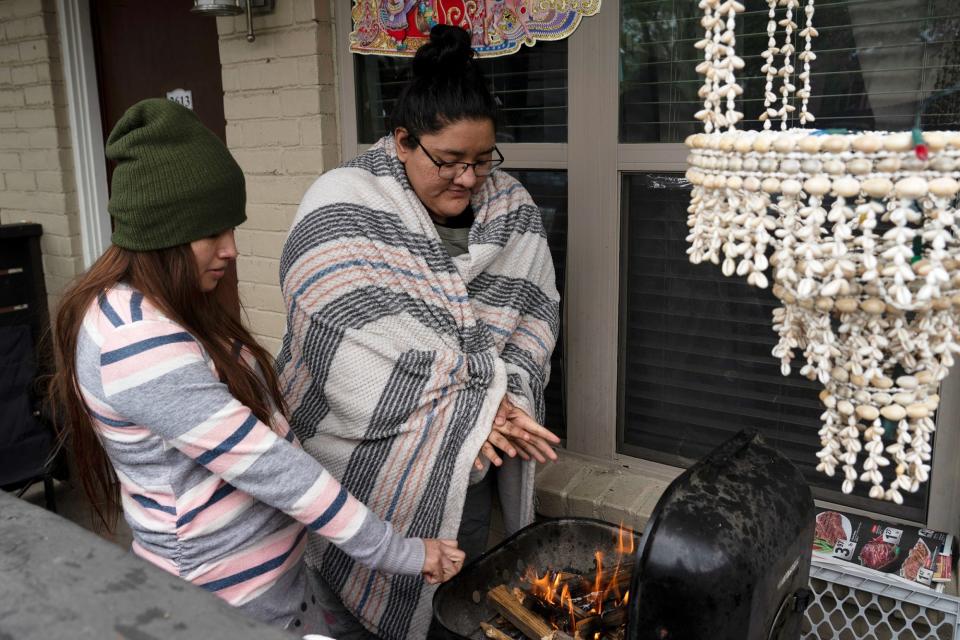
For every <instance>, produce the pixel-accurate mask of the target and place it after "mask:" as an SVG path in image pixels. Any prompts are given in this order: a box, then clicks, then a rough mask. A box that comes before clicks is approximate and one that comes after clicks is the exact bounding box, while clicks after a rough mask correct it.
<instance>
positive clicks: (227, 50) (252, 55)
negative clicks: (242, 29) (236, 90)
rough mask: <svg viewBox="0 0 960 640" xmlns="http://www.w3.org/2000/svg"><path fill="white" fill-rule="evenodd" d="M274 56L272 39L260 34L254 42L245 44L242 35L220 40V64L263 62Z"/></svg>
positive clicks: (244, 38)
mask: <svg viewBox="0 0 960 640" xmlns="http://www.w3.org/2000/svg"><path fill="white" fill-rule="evenodd" d="M275 56H276V53H275V50H274V42H273V39H272V38H270V37H269V36H268V35H264V34H261V35H260V36H258V37H257V39H256V40H255V41H254V42H247V39H246V37H244V36H243V35H235V36H230V37H227V38H221V39H220V64H222V65H230V64H234V63H237V62H250V61H253V60H265V59H267V58H273V57H275Z"/></svg>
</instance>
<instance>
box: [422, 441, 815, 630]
mask: <svg viewBox="0 0 960 640" xmlns="http://www.w3.org/2000/svg"><path fill="white" fill-rule="evenodd" d="M813 531H814V506H813V496H812V495H811V494H810V489H809V487H808V486H807V483H806V482H805V481H804V479H803V477H802V476H801V475H800V472H799V471H798V470H797V469H796V467H794V466H793V465H792V464H791V463H790V462H789V461H788V460H787V459H786V458H784V457H783V456H782V455H780V454H779V453H778V452H776V451H775V450H773V449H772V448H770V447H769V446H767V445H766V444H765V443H764V442H763V440H762V439H761V438H760V437H759V436H757V435H755V434H751V433H745V432H741V433H739V434H737V435H736V436H734V437H733V438H731V439H730V440H728V441H727V442H725V443H724V444H722V445H720V446H719V447H717V448H716V449H715V450H714V451H712V452H711V453H710V454H709V455H708V456H707V457H706V458H704V459H703V460H701V461H700V462H698V463H697V464H696V465H694V466H693V467H691V468H690V469H688V470H687V471H686V472H684V473H683V475H681V476H680V477H678V478H677V479H676V480H674V481H673V482H672V483H671V484H670V486H669V487H668V488H667V490H666V492H664V494H663V496H662V497H661V498H660V501H659V502H658V503H657V507H656V509H654V512H653V514H652V515H651V517H650V520H649V521H648V522H647V527H646V529H645V530H644V532H643V535H642V536H640V537H639V539H638V545H637V550H636V557H635V560H634V575H633V579H632V581H631V586H630V601H629V604H628V609H629V611H628V613H629V617H628V621H627V629H626V637H627V638H629V639H636V640H647V639H649V640H706V639H711V640H734V639H737V640H740V639H744V640H772V639H777V640H794V639H796V638H799V637H800V623H801V621H802V619H803V611H804V609H805V608H806V605H807V601H808V599H809V592H808V591H807V581H808V578H809V573H810V555H811V549H812V542H813ZM616 537H617V527H616V526H615V525H611V524H609V523H605V522H600V521H597V520H589V519H580V518H566V519H559V520H547V521H544V522H538V523H536V524H533V525H530V526H529V527H526V528H525V529H523V530H522V531H519V532H517V533H516V534H514V535H513V536H511V537H510V538H508V539H507V540H505V541H504V542H502V543H501V544H500V545H498V546H497V547H495V548H494V549H491V550H490V551H488V552H487V553H485V554H484V555H483V556H481V557H480V558H478V559H477V560H475V561H474V562H472V563H470V564H469V565H467V566H466V567H464V569H463V571H462V572H461V573H460V574H459V575H457V576H456V577H455V578H454V579H452V580H451V581H450V582H447V583H446V584H444V585H442V586H441V587H440V588H439V589H438V590H437V593H436V596H435V597H434V600H433V611H434V618H435V621H436V623H437V625H436V626H437V627H438V630H439V631H440V632H441V635H443V636H444V637H446V638H473V639H476V640H479V639H481V638H483V637H484V636H483V634H482V631H481V630H480V626H479V625H480V622H482V621H487V620H489V619H491V618H492V617H493V616H494V615H495V614H496V611H495V610H494V609H493V608H492V606H491V605H489V604H488V603H487V602H486V593H487V590H489V589H491V588H493V587H495V586H497V585H499V584H503V583H507V584H508V585H510V586H518V585H520V584H521V580H520V577H521V576H522V575H523V572H524V570H525V569H526V567H527V566H528V565H529V566H533V567H535V568H537V569H539V570H544V569H546V568H547V567H550V568H553V569H565V568H570V569H574V570H578V571H581V572H588V571H586V570H587V569H589V568H590V567H592V566H593V554H594V552H595V551H596V550H600V551H602V552H603V553H604V555H605V556H606V557H611V555H612V554H614V553H615V545H616Z"/></svg>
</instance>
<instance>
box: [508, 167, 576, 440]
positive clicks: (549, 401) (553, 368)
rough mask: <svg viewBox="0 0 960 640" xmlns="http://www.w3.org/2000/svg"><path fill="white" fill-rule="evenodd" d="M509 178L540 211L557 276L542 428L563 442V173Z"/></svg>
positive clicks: (533, 172) (516, 174) (522, 174)
mask: <svg viewBox="0 0 960 640" xmlns="http://www.w3.org/2000/svg"><path fill="white" fill-rule="evenodd" d="M510 175H512V176H513V177H515V178H516V179H517V180H519V181H520V183H521V184H522V185H523V186H524V187H526V189H527V191H529V192H530V196H531V197H532V198H533V201H534V202H536V203H537V206H538V207H539V208H540V214H541V215H542V217H543V226H544V229H545V230H546V232H547V243H548V244H549V245H550V255H551V256H552V257H553V268H554V272H555V273H556V276H557V291H559V292H560V318H561V322H560V336H559V337H558V338H557V346H556V348H555V349H554V350H553V356H552V358H551V359H550V382H549V383H548V384H547V388H546V390H545V391H544V399H545V402H546V418H545V419H544V425H545V426H547V427H548V428H549V429H550V430H551V431H553V432H554V433H556V434H557V435H558V436H560V437H561V438H563V437H566V435H567V424H566V422H567V420H566V410H565V407H566V402H565V399H566V398H565V396H564V374H565V371H564V360H563V340H564V334H563V322H562V318H563V309H564V306H563V305H564V284H565V283H566V262H567V172H566V171H546V170H526V171H510Z"/></svg>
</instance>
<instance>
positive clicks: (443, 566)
mask: <svg viewBox="0 0 960 640" xmlns="http://www.w3.org/2000/svg"><path fill="white" fill-rule="evenodd" d="M423 547H424V554H423V577H424V579H425V580H426V581H427V584H440V583H441V582H446V581H447V580H449V579H450V578H452V577H453V576H455V575H457V572H459V571H460V569H462V568H463V559H464V558H466V554H465V553H464V552H463V551H461V550H460V549H458V548H457V541H456V540H440V539H434V538H424V539H423Z"/></svg>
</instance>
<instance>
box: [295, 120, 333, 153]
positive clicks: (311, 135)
mask: <svg viewBox="0 0 960 640" xmlns="http://www.w3.org/2000/svg"><path fill="white" fill-rule="evenodd" d="M338 143H339V140H338V139H337V119H336V117H335V116H333V115H331V114H321V115H318V116H312V117H309V118H301V119H300V144H301V145H303V146H304V147H319V146H321V145H325V144H338Z"/></svg>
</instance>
